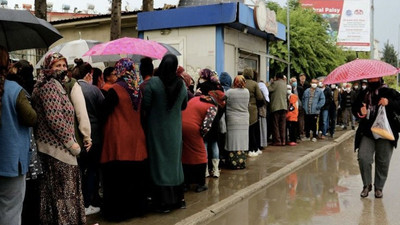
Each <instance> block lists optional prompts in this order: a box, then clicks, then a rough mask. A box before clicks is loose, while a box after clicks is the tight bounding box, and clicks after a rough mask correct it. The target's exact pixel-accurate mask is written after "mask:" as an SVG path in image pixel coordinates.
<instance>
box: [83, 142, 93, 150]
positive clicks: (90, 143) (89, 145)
mask: <svg viewBox="0 0 400 225" xmlns="http://www.w3.org/2000/svg"><path fill="white" fill-rule="evenodd" d="M84 146H85V149H86V151H87V152H89V150H90V148H91V147H92V142H91V141H85V144H84Z"/></svg>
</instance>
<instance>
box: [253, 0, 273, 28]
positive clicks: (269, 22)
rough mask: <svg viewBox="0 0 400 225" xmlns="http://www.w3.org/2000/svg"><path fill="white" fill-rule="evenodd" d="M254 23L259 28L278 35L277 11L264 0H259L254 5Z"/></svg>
mask: <svg viewBox="0 0 400 225" xmlns="http://www.w3.org/2000/svg"><path fill="white" fill-rule="evenodd" d="M254 23H255V24H256V27H257V29H259V30H261V31H265V32H267V33H271V34H274V35H277V33H278V23H277V21H276V13H275V11H273V10H270V9H269V8H267V7H266V6H265V3H264V1H259V2H258V3H257V4H256V6H254Z"/></svg>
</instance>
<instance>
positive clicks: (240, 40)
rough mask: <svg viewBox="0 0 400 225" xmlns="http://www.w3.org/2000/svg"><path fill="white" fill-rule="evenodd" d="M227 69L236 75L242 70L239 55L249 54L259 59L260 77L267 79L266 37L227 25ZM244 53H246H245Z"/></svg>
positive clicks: (225, 34) (225, 35)
mask: <svg viewBox="0 0 400 225" xmlns="http://www.w3.org/2000/svg"><path fill="white" fill-rule="evenodd" d="M224 39H225V71H226V72H228V73H229V74H230V75H231V76H232V77H235V76H236V75H237V74H238V72H239V71H241V70H242V68H241V67H243V65H241V62H240V61H239V56H240V54H241V53H242V56H243V55H248V56H252V57H256V58H257V60H258V71H259V73H260V77H259V79H261V80H264V81H266V76H267V66H266V65H267V59H266V57H265V54H266V46H267V42H266V40H265V39H262V38H260V37H256V36H254V35H251V34H247V33H244V32H242V31H239V30H236V29H233V28H230V27H225V31H224ZM243 53H244V54H243Z"/></svg>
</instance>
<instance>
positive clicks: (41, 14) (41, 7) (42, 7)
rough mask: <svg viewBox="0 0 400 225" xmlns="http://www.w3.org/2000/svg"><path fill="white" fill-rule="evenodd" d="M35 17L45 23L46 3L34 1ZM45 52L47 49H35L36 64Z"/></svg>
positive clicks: (44, 0) (43, 0)
mask: <svg viewBox="0 0 400 225" xmlns="http://www.w3.org/2000/svg"><path fill="white" fill-rule="evenodd" d="M35 16H36V17H37V18H40V19H43V20H46V21H47V1H46V0H35ZM46 52H47V48H37V49H36V50H35V53H36V62H38V61H39V60H40V58H41V57H42V55H44V54H45V53H46Z"/></svg>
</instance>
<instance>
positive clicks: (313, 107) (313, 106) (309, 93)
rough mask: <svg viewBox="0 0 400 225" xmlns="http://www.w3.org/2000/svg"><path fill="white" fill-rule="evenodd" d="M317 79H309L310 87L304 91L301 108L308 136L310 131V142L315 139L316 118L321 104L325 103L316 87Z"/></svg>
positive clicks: (308, 136)
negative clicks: (303, 112)
mask: <svg viewBox="0 0 400 225" xmlns="http://www.w3.org/2000/svg"><path fill="white" fill-rule="evenodd" d="M317 86H318V80H317V79H312V80H311V87H310V88H308V89H307V90H305V91H304V94H303V108H304V111H305V120H304V121H305V133H306V137H307V138H310V131H312V134H313V137H312V138H311V141H312V142H316V141H317V137H318V136H317V120H318V116H319V113H320V111H321V108H322V106H324V104H325V96H324V93H323V92H322V90H321V89H319V88H317Z"/></svg>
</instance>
